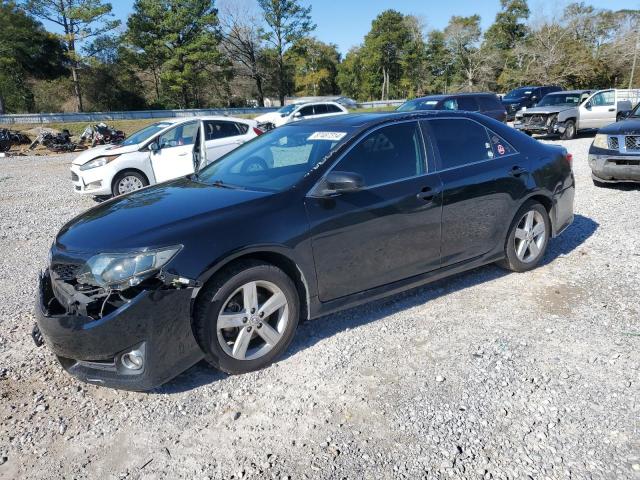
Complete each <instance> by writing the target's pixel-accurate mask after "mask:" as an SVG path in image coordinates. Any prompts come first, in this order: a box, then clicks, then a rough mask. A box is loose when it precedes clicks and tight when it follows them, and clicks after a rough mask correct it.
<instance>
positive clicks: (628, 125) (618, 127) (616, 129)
mask: <svg viewBox="0 0 640 480" xmlns="http://www.w3.org/2000/svg"><path fill="white" fill-rule="evenodd" d="M599 133H606V134H608V135H640V118H629V119H627V120H623V121H621V122H616V123H612V124H610V125H607V126H605V127H602V128H601V129H600V130H599Z"/></svg>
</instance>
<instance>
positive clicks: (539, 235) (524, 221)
mask: <svg viewBox="0 0 640 480" xmlns="http://www.w3.org/2000/svg"><path fill="white" fill-rule="evenodd" d="M546 230H547V227H546V224H545V221H544V217H543V216H542V214H541V213H540V212H538V211H536V210H529V211H528V212H527V213H525V214H524V215H523V217H522V218H521V219H520V221H519V222H518V226H517V227H516V233H515V236H514V243H515V245H514V246H515V251H516V256H517V257H518V260H520V261H521V262H523V263H530V262H533V261H535V260H537V259H538V257H539V256H540V253H541V252H542V248H543V247H544V242H546Z"/></svg>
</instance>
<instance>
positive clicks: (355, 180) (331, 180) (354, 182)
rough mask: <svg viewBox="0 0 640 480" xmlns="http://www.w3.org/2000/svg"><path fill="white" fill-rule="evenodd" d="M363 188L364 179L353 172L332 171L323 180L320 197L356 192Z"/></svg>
mask: <svg viewBox="0 0 640 480" xmlns="http://www.w3.org/2000/svg"><path fill="white" fill-rule="evenodd" d="M363 186H364V179H363V178H362V177H361V176H360V175H358V174H357V173H354V172H337V171H332V172H329V174H328V175H327V176H326V177H325V179H324V188H322V190H321V192H320V193H321V195H322V196H332V195H337V194H339V193H348V192H357V191H358V190H360V189H361V188H362V187H363Z"/></svg>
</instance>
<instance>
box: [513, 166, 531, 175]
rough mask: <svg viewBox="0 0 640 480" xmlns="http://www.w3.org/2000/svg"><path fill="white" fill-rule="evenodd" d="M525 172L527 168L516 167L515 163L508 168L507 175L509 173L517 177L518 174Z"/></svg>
mask: <svg viewBox="0 0 640 480" xmlns="http://www.w3.org/2000/svg"><path fill="white" fill-rule="evenodd" d="M525 173H527V170H526V169H524V168H521V167H518V166H517V165H516V166H515V167H513V168H512V169H511V170H509V175H511V176H512V177H519V176H520V175H524V174H525Z"/></svg>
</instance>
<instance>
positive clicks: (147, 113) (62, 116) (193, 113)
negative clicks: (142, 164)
mask: <svg viewBox="0 0 640 480" xmlns="http://www.w3.org/2000/svg"><path fill="white" fill-rule="evenodd" d="M402 103H404V100H383V101H375V102H363V103H359V104H358V108H380V107H393V106H398V105H402ZM277 109H278V107H256V108H201V109H189V110H138V111H129V112H86V113H66V112H65V113H18V114H12V115H0V125H1V124H4V125H13V124H46V123H65V122H87V123H93V122H105V121H112V120H138V119H145V118H174V117H197V116H206V115H228V116H234V115H252V114H255V115H259V114H262V113H267V112H275V111H276V110H277Z"/></svg>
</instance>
